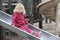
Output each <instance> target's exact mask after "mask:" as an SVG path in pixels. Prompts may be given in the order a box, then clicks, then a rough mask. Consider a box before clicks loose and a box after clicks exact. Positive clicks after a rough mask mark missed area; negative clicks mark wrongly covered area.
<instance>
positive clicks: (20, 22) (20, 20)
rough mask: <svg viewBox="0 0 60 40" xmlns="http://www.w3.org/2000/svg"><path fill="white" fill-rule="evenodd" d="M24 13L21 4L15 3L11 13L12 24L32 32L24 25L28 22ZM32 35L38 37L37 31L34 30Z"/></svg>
mask: <svg viewBox="0 0 60 40" xmlns="http://www.w3.org/2000/svg"><path fill="white" fill-rule="evenodd" d="M25 13H26V11H25V8H24V6H23V4H21V3H19V4H17V5H16V7H15V9H14V11H13V15H12V26H16V27H18V28H20V29H22V30H24V31H26V32H28V33H30V34H32V33H33V31H32V30H31V29H29V28H28V27H27V26H26V25H27V23H28V22H27V21H26V20H25V19H24V15H25ZM33 35H35V36H36V37H38V33H37V32H34V33H33Z"/></svg>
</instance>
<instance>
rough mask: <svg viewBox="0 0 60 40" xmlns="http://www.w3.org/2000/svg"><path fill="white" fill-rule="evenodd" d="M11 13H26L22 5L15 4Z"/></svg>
mask: <svg viewBox="0 0 60 40" xmlns="http://www.w3.org/2000/svg"><path fill="white" fill-rule="evenodd" d="M13 12H22V13H23V14H25V13H26V11H25V8H24V6H23V4H22V3H19V4H17V5H16V7H15V9H14V10H13Z"/></svg>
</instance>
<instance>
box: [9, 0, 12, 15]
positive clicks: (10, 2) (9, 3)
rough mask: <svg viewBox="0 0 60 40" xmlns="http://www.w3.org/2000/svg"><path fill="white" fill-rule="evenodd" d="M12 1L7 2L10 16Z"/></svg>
mask: <svg viewBox="0 0 60 40" xmlns="http://www.w3.org/2000/svg"><path fill="white" fill-rule="evenodd" d="M11 2H12V0H8V9H9V14H12V6H11Z"/></svg>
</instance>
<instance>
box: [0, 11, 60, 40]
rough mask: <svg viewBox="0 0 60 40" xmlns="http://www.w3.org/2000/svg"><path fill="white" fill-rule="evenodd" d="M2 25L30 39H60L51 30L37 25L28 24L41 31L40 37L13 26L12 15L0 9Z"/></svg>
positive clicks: (0, 23)
mask: <svg viewBox="0 0 60 40" xmlns="http://www.w3.org/2000/svg"><path fill="white" fill-rule="evenodd" d="M0 25H1V26H3V27H5V28H7V29H9V30H11V31H13V32H15V33H16V34H18V35H21V36H24V37H27V38H29V40H60V37H58V36H55V35H53V34H51V33H49V32H46V31H44V30H42V29H39V28H36V27H35V26H33V25H31V24H28V25H27V26H28V27H29V28H30V29H31V30H34V31H36V32H41V34H40V38H39V37H35V36H33V35H31V34H29V33H27V32H25V31H23V30H21V29H19V28H17V27H12V26H11V15H9V14H7V13H5V12H2V11H0Z"/></svg>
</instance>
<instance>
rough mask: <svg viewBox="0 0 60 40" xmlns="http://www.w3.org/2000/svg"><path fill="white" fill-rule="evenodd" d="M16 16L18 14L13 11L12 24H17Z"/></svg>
mask: <svg viewBox="0 0 60 40" xmlns="http://www.w3.org/2000/svg"><path fill="white" fill-rule="evenodd" d="M16 17H17V14H16V13H13V15H12V25H16Z"/></svg>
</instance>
